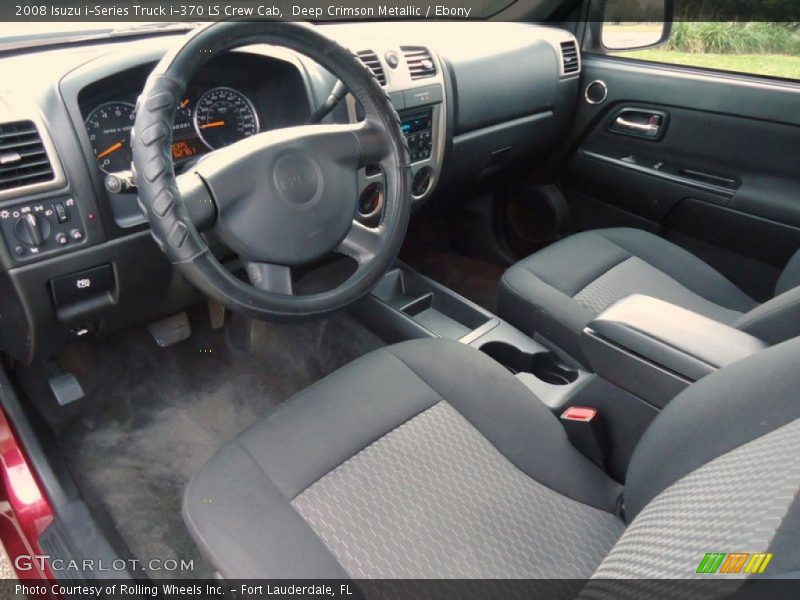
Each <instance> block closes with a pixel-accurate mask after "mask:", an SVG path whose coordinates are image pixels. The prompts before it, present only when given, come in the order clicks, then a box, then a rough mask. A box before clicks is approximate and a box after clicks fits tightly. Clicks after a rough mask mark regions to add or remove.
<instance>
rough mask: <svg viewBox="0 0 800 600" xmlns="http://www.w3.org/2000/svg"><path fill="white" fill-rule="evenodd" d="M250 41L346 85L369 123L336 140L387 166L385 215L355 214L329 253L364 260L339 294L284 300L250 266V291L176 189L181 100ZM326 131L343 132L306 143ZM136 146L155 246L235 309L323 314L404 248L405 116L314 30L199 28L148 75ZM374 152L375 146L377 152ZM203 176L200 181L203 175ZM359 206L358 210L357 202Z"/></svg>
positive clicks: (355, 294) (286, 317)
mask: <svg viewBox="0 0 800 600" xmlns="http://www.w3.org/2000/svg"><path fill="white" fill-rule="evenodd" d="M252 44H270V45H274V46H281V47H285V48H288V49H290V50H293V51H295V52H298V53H300V54H303V55H305V56H307V57H308V58H310V59H312V60H314V61H315V62H317V63H318V64H320V65H321V66H323V67H325V68H326V69H328V70H329V71H330V72H331V73H333V74H334V75H335V76H336V77H338V78H339V79H341V80H342V82H343V83H344V84H345V85H346V86H347V87H348V89H349V91H350V93H352V94H353V96H354V97H355V98H356V99H357V100H358V101H359V102H360V103H361V105H362V106H363V108H364V112H365V115H366V117H365V121H364V122H363V123H364V125H362V126H361V127H360V128H359V129H356V128H355V127H351V128H350V129H346V128H343V131H344V132H343V133H336V135H341V136H345V137H343V138H337V139H341V140H345V141H347V143H348V145H349V144H350V142H349V137H347V136H348V132H352V133H353V136H354V137H355V140H356V142H355V145H356V146H357V147H358V148H359V149H360V153H361V156H360V157H359V160H360V161H362V162H363V161H364V160H366V157H367V156H370V157H371V158H372V159H376V160H375V162H374V163H372V164H377V165H378V166H379V167H380V168H381V170H382V172H383V179H384V209H383V217H382V219H381V222H380V224H379V225H378V226H377V227H376V228H374V229H368V228H366V227H364V226H363V225H360V224H359V223H358V222H357V221H355V211H354V213H353V215H352V219H353V220H352V221H351V228H350V229H349V231H348V232H347V234H346V235H345V236H344V238H342V240H341V242H340V243H339V244H338V245H336V246H335V247H334V248H331V251H333V250H336V251H339V252H341V253H343V254H348V255H350V256H351V257H353V258H354V259H355V260H356V261H357V262H358V267H357V269H356V271H355V273H353V274H352V275H351V276H350V278H349V279H347V281H345V282H344V283H342V284H341V285H339V286H338V287H336V288H335V289H333V290H329V291H326V292H322V293H317V294H313V295H307V296H294V295H292V294H291V291H289V293H285V290H283V289H281V286H280V285H278V286H277V288H273V287H271V286H270V285H268V283H269V281H268V280H269V279H270V277H271V276H270V275H269V272H268V271H266V272H267V275H266V276H265V277H260V276H259V273H258V269H257V268H253V269H251V268H250V267H249V266H248V274H249V275H250V278H251V281H253V282H255V283H256V284H258V285H248V284H247V283H245V282H244V281H242V280H241V279H239V278H238V277H236V276H235V275H234V274H232V273H231V272H229V271H228V270H227V269H225V267H224V266H223V265H222V264H221V263H220V262H219V261H218V260H217V258H216V257H215V256H214V254H213V253H212V252H211V251H210V249H209V246H208V244H207V242H206V240H205V239H204V237H203V235H202V234H201V233H200V232H199V231H198V229H197V228H196V227H195V225H194V224H193V222H192V220H191V218H190V215H189V211H188V209H187V206H186V205H185V203H184V201H183V198H182V197H181V193H180V191H179V186H178V180H177V178H176V175H175V171H174V168H173V163H172V154H171V142H172V126H173V122H174V117H175V108H176V106H177V103H178V100H179V99H180V98H181V97H182V94H183V92H184V90H185V88H186V85H187V83H188V81H189V80H190V78H191V77H192V76H193V75H194V74H195V73H196V72H197V70H198V69H199V68H200V67H201V66H202V65H203V64H204V63H206V62H207V61H208V60H209V59H210V58H212V57H214V56H215V55H217V54H219V53H221V52H225V51H228V50H232V49H235V48H238V47H242V46H246V45H252ZM314 127H316V129H314ZM323 127H324V128H334V129H335V127H336V126H332V125H324V126H313V127H312V129H314V131H312V132H311V133H309V136H310V137H313V135H316V134H317V132H320V133H319V137H320V139H322V137H323V135H324V132H323V130H322V129H321V128H323ZM292 129H297V131H298V132H301V130H302V131H303V132H306V131H307V130H308V128H306V129H303V128H291V129H287V130H285V131H286V132H291V131H292ZM340 129H342V127H340ZM312 134H313V135H312ZM259 135H262V134H259ZM258 137H259V136H258V135H256V136H253V138H258ZM284 137H285V135H284ZM253 138H247V139H249V140H252V139H253ZM131 144H132V150H133V167H134V172H135V174H136V181H137V184H138V188H139V190H138V192H139V203H140V205H141V207H142V209H143V211H144V212H145V214H146V215H147V218H148V220H149V222H150V227H151V232H152V235H153V237H154V239H155V240H156V242H157V243H158V245H159V247H160V248H161V249H162V251H163V252H164V253H165V254H166V255H167V257H168V258H169V260H170V261H171V262H172V264H173V265H175V267H176V268H177V269H178V270H179V271H180V272H181V273H182V274H183V275H184V276H185V277H186V278H187V279H188V280H189V281H190V282H191V283H193V284H194V285H195V286H196V287H197V288H199V289H200V290H201V291H202V292H203V293H204V294H205V295H207V296H208V297H210V298H213V299H215V300H217V301H219V302H221V303H222V304H223V305H225V306H226V307H227V308H229V309H230V310H232V311H234V312H239V313H242V314H245V315H247V316H250V317H254V318H259V319H263V320H277V321H291V320H301V319H307V318H311V317H321V316H325V315H327V314H330V313H332V312H334V311H337V310H339V309H342V308H344V307H346V306H348V305H349V304H351V303H353V302H355V301H356V300H358V299H359V298H361V297H362V296H363V295H364V294H366V293H367V292H369V291H370V290H371V289H372V288H373V287H374V286H375V285H376V284H377V283H378V282H379V281H380V279H381V277H382V276H383V275H384V274H385V272H386V271H387V270H388V269H389V268H390V267H391V266H392V264H393V263H394V261H395V259H396V258H397V254H398V252H399V251H400V247H401V245H402V242H403V239H404V237H405V233H406V230H407V227H408V221H409V218H410V212H411V169H410V166H409V158H408V148H407V143H406V139H405V136H403V134H402V131H401V128H400V119H399V116H398V115H397V112H396V111H395V109H394V107H393V105H392V103H391V100H390V99H389V97H388V94H387V93H386V92H385V90H383V88H381V86H380V84H379V83H378V81H377V80H376V79H375V76H374V75H373V73H372V72H371V71H370V70H369V69H367V68H366V67H365V66H364V65H363V63H362V62H361V61H360V60H359V59H358V58H357V57H356V56H355V55H354V54H353V53H352V52H351V51H350V50H348V49H346V48H344V47H342V46H341V45H339V44H338V43H337V42H335V41H333V40H331V39H329V38H328V37H326V36H324V35H323V34H321V33H320V32H319V31H318V29H317V28H315V27H313V26H311V25H307V24H304V23H296V22H284V21H269V20H263V21H252V20H251V21H236V20H229V21H220V22H216V23H211V24H208V25H205V26H202V27H200V28H199V29H197V30H195V31H193V32H192V33H190V34H188V36H187V37H186V39H185V40H184V41H183V42H182V43H181V44H180V45H179V46H178V47H176V48H175V49H174V50H172V51H171V52H169V53H168V54H167V55H166V56H164V58H163V59H162V60H161V61H160V62H159V63H158V65H157V66H156V67H155V69H154V70H153V72H152V73H151V74H150V76H149V77H148V79H147V83H146V85H145V87H144V90H143V92H142V94H141V95H140V96H139V99H138V101H137V108H136V120H135V124H134V129H133V132H132V135H131ZM237 144H239V142H237ZM235 145H236V144H234V146H235ZM339 145H341V144H339ZM371 145H374V146H375V148H374V149H372V148H371V147H370V146H371ZM329 146H330V144H329ZM218 152H219V151H218ZM214 154H216V153H214ZM303 160H305V158H304V159H303ZM309 160H313V158H309ZM200 164H202V162H201V163H200ZM315 164H316V163H315ZM359 166H362V165H361V163H360V164H359ZM314 168H315V169H316V168H317V167H316V166H315V167H314ZM317 171H318V172H319V169H317ZM198 174H199V175H200V177H201V178H202V174H200V173H198ZM354 175H355V174H354ZM182 177H183V176H182ZM315 181H316V180H315ZM204 183H205V184H206V186H209V189H211V184H210V183H209V180H204ZM320 185H321V184H320ZM211 195H212V196H213V193H212V194H211ZM356 195H357V194H356ZM214 201H215V202H217V201H219V199H215V200H214ZM353 201H354V203H355V201H356V199H355V198H353ZM345 206H347V205H345ZM354 206H355V204H354ZM348 210H349V208H348ZM265 264H267V263H265ZM267 266H269V265H267ZM276 289H277V291H276ZM290 289H291V288H290Z"/></svg>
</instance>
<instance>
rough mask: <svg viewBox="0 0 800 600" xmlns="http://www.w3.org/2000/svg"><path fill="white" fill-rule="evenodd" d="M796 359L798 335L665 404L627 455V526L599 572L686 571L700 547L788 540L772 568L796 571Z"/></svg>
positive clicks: (799, 356)
mask: <svg viewBox="0 0 800 600" xmlns="http://www.w3.org/2000/svg"><path fill="white" fill-rule="evenodd" d="M799 366H800V339H795V340H791V341H789V342H785V343H783V344H780V345H778V346H774V347H772V348H770V349H767V350H765V351H763V352H760V353H758V354H756V355H753V356H751V357H749V358H746V359H744V360H742V361H740V362H738V363H735V364H733V365H730V366H729V367H726V368H725V369H722V370H720V371H718V372H717V373H714V374H713V375H710V376H708V377H706V378H704V379H702V380H701V381H699V382H698V383H696V384H695V385H693V386H691V387H690V388H689V389H687V390H686V391H685V392H683V393H682V394H680V395H679V396H678V397H676V398H675V399H674V400H673V401H672V402H671V403H670V404H669V406H668V407H667V408H666V409H665V410H664V412H663V413H661V414H660V415H659V416H658V417H657V418H656V419H655V420H654V421H653V424H652V425H651V426H650V428H649V429H648V430H647V432H646V433H645V435H644V436H643V437H642V439H641V441H640V442H639V445H638V446H637V449H636V451H635V452H634V455H633V457H632V459H631V463H630V467H629V469H628V476H627V482H626V490H625V504H624V506H625V518H626V520H627V521H628V522H629V523H630V524H631V525H630V527H629V528H628V530H627V531H626V533H625V534H624V535H623V537H622V539H621V540H620V542H618V544H617V546H615V548H614V550H612V552H611V553H610V554H609V557H608V558H607V559H606V561H604V563H603V565H601V567H600V569H599V570H598V572H597V576H599V577H615V576H617V575H619V574H620V573H621V572H622V571H619V569H623V570H624V572H625V573H627V574H628V575H629V576H632V577H641V578H651V577H687V576H690V575H692V574H693V573H694V571H693V569H692V568H690V567H692V565H691V564H690V563H691V562H692V561H694V563H695V565H694V567H697V566H698V564H699V562H700V560H701V559H702V558H703V555H704V553H705V552H745V553H746V552H750V553H760V552H767V551H768V550H769V549H770V548H772V547H774V546H775V545H776V544H783V546H784V547H785V551H784V553H783V556H782V557H777V556H776V565H778V566H777V567H776V568H780V569H782V570H783V571H795V570H800V535H799V533H800V532H798V531H797V530H798V525H799V524H800V501H799V500H798V497H799V496H798V494H799V492H800V460H798V457H799V456H800V368H798V367H799ZM787 539H789V540H793V542H790V543H788V546H787V541H786V540H787ZM654 545H655V547H654ZM722 546H725V547H722ZM637 553H638V555H637ZM637 556H638V557H637ZM777 559H780V560H777ZM687 561H688V562H687ZM624 565H627V566H624ZM687 569H689V571H688V572H687ZM618 571H619V572H618Z"/></svg>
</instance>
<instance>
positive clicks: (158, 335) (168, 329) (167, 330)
mask: <svg viewBox="0 0 800 600" xmlns="http://www.w3.org/2000/svg"><path fill="white" fill-rule="evenodd" d="M147 330H148V331H149V332H150V335H152V336H153V339H154V340H155V341H156V344H158V345H159V346H161V347H162V348H166V347H168V346H172V345H173V344H177V343H178V342H182V341H183V340H186V339H189V336H190V335H192V327H191V325H189V317H188V315H187V314H186V313H185V312H180V313H178V314H177V315H172V316H171V317H167V318H166V319H162V320H161V321H156V322H155V323H150V324H149V325H148V326H147Z"/></svg>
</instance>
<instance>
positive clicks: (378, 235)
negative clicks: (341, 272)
mask: <svg viewBox="0 0 800 600" xmlns="http://www.w3.org/2000/svg"><path fill="white" fill-rule="evenodd" d="M383 233H384V230H383V229H382V228H380V227H378V228H376V229H372V228H369V227H366V226H365V225H363V224H362V223H359V222H358V221H353V225H352V226H351V227H350V231H349V232H348V233H347V235H346V236H345V238H344V239H343V240H342V241H341V243H340V244H339V246H338V247H337V248H336V252H337V253H339V254H344V255H345V256H349V257H351V258H353V259H355V260H356V261H357V262H358V264H359V265H362V264H366V263H368V262H370V261H371V260H372V259H373V258H374V257H375V256H376V255H377V254H378V253H379V252H380V250H381V246H382V243H383Z"/></svg>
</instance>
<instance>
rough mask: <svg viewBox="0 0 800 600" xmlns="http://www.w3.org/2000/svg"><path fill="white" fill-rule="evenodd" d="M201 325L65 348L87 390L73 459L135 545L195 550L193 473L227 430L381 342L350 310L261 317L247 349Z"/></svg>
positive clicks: (70, 442)
mask: <svg viewBox="0 0 800 600" xmlns="http://www.w3.org/2000/svg"><path fill="white" fill-rule="evenodd" d="M192 326H193V335H192V337H191V338H190V339H188V340H186V341H184V342H181V343H179V344H176V345H175V346H172V347H170V348H159V347H157V346H156V345H155V343H154V342H153V341H152V339H151V338H150V336H149V334H148V332H147V330H146V328H144V327H141V328H134V329H131V330H128V331H126V332H123V333H121V334H118V335H114V336H112V337H110V338H109V339H107V340H93V341H89V342H82V343H80V344H76V345H74V346H71V347H70V348H69V349H68V350H67V351H66V353H65V354H64V355H63V356H62V357H61V358H60V361H59V362H60V363H61V364H62V366H63V367H64V368H65V369H67V370H69V371H71V372H72V373H74V374H75V375H76V376H77V377H78V379H79V380H80V382H81V383H82V384H83V386H84V390H85V391H86V394H87V398H86V399H85V400H83V401H82V402H81V406H80V407H79V411H80V412H79V413H78V414H76V415H75V416H74V418H71V419H70V420H69V421H68V422H66V423H64V426H63V427H61V428H60V433H59V440H60V442H61V445H62V448H63V450H64V455H65V459H66V461H67V463H68V466H69V467H70V470H71V471H72V473H73V475H74V476H75V478H76V480H77V481H78V484H79V485H80V486H81V489H82V490H83V491H84V493H85V494H86V495H87V497H88V498H89V499H90V501H99V502H100V503H102V505H103V508H104V509H105V510H106V511H107V512H108V513H109V515H110V517H111V519H112V520H113V522H114V523H115V525H116V527H117V529H118V530H119V532H120V534H121V535H122V538H123V539H124V540H125V542H126V543H127V545H128V547H129V549H130V551H131V553H132V554H133V556H134V557H136V558H139V559H140V560H143V561H146V560H152V559H161V560H162V561H163V560H164V559H178V560H179V561H180V559H184V560H193V561H194V570H193V571H183V572H180V571H178V572H172V573H168V572H155V571H153V570H150V575H151V576H154V577H209V576H211V575H212V571H211V567H210V565H209V564H207V563H206V562H205V561H204V560H203V559H202V557H201V556H200V555H199V553H198V551H197V548H196V546H195V544H194V542H193V541H192V540H191V538H190V537H189V534H188V533H187V531H186V529H185V527H184V524H183V521H182V518H181V496H182V493H183V489H184V487H185V485H186V483H187V482H188V480H189V479H190V477H191V476H192V475H193V474H194V473H195V472H197V470H198V469H199V468H200V466H201V465H202V464H203V463H204V462H205V461H206V460H207V459H208V458H209V457H210V456H211V455H212V454H213V453H214V452H215V451H216V450H217V449H218V448H219V447H220V446H221V445H222V444H223V443H225V442H226V441H227V440H229V439H230V438H232V437H233V436H234V435H235V434H236V433H238V432H240V431H241V430H243V429H244V428H246V427H247V426H248V425H250V424H252V423H253V422H255V421H256V420H257V419H259V418H260V417H262V416H263V415H264V414H266V413H267V412H269V411H270V410H271V409H272V408H274V407H275V406H276V405H277V404H279V403H280V402H282V401H283V400H285V399H286V398H288V397H289V396H291V395H292V394H294V393H295V392H298V391H299V390H302V389H304V388H305V387H307V386H308V385H309V384H311V383H313V382H314V381H317V380H318V379H320V378H322V377H324V376H325V375H327V374H328V373H330V372H332V371H334V370H336V369H337V368H339V367H341V366H343V365H345V364H347V363H349V362H350V361H352V360H353V359H355V358H357V357H358V356H361V355H363V354H365V353H367V352H369V351H371V350H373V349H375V348H378V347H380V346H382V345H383V343H382V342H381V341H380V340H379V339H378V338H377V337H375V336H374V335H373V334H371V333H370V332H369V331H367V330H366V329H364V328H363V327H362V326H361V325H359V324H358V323H357V322H356V321H354V320H353V319H352V318H350V317H348V316H346V315H336V316H334V317H331V318H329V319H326V320H324V321H316V322H311V323H304V324H301V325H276V324H265V323H258V324H257V326H256V332H255V335H254V338H253V351H252V353H251V354H250V355H247V356H240V355H238V354H237V353H234V352H232V351H231V350H230V349H229V348H228V347H227V346H226V344H225V340H224V334H223V332H222V331H221V330H218V331H212V330H211V329H210V327H209V326H208V324H207V317H205V315H204V314H202V313H198V314H193V316H192Z"/></svg>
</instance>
